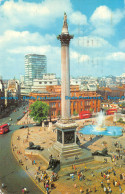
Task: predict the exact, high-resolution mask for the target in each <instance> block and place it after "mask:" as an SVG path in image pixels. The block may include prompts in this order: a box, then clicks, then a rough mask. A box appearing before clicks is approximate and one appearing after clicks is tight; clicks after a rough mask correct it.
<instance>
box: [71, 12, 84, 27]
mask: <svg viewBox="0 0 125 194" xmlns="http://www.w3.org/2000/svg"><path fill="white" fill-rule="evenodd" d="M69 20H70V22H71V23H72V24H75V25H87V17H86V16H85V15H83V14H82V13H81V12H80V11H76V12H73V13H72V14H71V15H70V17H69Z"/></svg>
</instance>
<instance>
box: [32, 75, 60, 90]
mask: <svg viewBox="0 0 125 194" xmlns="http://www.w3.org/2000/svg"><path fill="white" fill-rule="evenodd" d="M59 84H60V80H59V79H58V78H56V74H54V73H47V74H43V78H42V79H34V81H33V87H32V88H34V87H39V86H46V85H59Z"/></svg>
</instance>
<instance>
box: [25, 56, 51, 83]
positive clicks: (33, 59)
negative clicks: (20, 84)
mask: <svg viewBox="0 0 125 194" xmlns="http://www.w3.org/2000/svg"><path fill="white" fill-rule="evenodd" d="M44 73H47V59H46V56H45V55H37V54H28V55H25V85H28V86H32V85H33V80H34V79H42V76H43V74H44Z"/></svg>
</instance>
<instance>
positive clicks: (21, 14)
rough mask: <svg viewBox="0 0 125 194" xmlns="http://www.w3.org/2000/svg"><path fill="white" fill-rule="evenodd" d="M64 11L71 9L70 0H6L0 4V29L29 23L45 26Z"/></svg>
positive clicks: (24, 25) (68, 11)
mask: <svg viewBox="0 0 125 194" xmlns="http://www.w3.org/2000/svg"><path fill="white" fill-rule="evenodd" d="M60 3H61V6H60ZM53 5H54V6H53ZM64 11H66V12H67V13H70V12H71V11H72V5H71V3H70V0H63V1H61V0H53V1H51V0H45V1H43V2H41V3H33V2H32V3H28V2H24V1H18V2H14V1H6V2H5V3H4V4H3V5H1V6H0V24H1V30H3V31H5V30H6V29H7V28H9V29H17V28H18V27H19V28H23V27H27V26H30V25H31V26H37V27H39V28H45V27H47V26H49V24H50V23H54V22H55V20H56V18H58V17H62V16H63V13H64Z"/></svg>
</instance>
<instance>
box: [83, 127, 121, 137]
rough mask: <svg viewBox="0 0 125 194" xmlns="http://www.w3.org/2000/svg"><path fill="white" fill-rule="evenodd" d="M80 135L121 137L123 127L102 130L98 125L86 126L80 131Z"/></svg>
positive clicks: (103, 128)
mask: <svg viewBox="0 0 125 194" xmlns="http://www.w3.org/2000/svg"><path fill="white" fill-rule="evenodd" d="M101 129H102V130H101ZM79 133H82V134H85V135H106V136H121V135H122V127H117V126H104V127H102V128H98V127H97V126H96V125H86V126H85V127H83V128H82V129H81V130H80V131H79Z"/></svg>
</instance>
